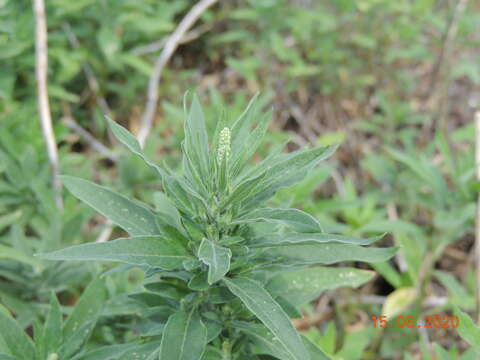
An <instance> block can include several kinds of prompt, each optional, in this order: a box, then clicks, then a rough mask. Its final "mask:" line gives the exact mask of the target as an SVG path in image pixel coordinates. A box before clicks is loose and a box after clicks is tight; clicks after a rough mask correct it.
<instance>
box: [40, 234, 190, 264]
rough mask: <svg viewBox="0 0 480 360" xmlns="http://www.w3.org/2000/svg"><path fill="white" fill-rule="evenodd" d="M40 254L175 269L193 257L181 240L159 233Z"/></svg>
mask: <svg viewBox="0 0 480 360" xmlns="http://www.w3.org/2000/svg"><path fill="white" fill-rule="evenodd" d="M40 257H42V258H43V259H47V260H81V261H83V260H95V261H119V262H124V263H127V264H133V265H139V266H145V265H146V266H152V267H159V268H162V269H165V270H173V269H175V268H176V267H178V266H181V265H182V261H184V260H186V259H189V258H190V256H189V255H188V253H187V251H186V250H185V248H184V247H183V246H182V245H181V244H180V243H178V242H177V241H174V240H171V239H168V238H162V237H160V236H137V237H131V238H120V239H116V240H112V241H108V242H104V243H89V244H81V245H76V246H72V247H69V248H66V249H62V250H57V251H54V252H51V253H48V254H40Z"/></svg>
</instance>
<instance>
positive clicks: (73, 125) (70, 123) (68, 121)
mask: <svg viewBox="0 0 480 360" xmlns="http://www.w3.org/2000/svg"><path fill="white" fill-rule="evenodd" d="M62 122H63V123H64V124H65V125H66V126H67V127H68V128H70V129H71V130H73V131H75V132H76V133H77V134H78V135H80V136H81V137H82V138H84V139H85V141H86V142H87V143H88V144H89V145H90V146H91V147H92V149H94V150H95V151H97V152H99V153H101V154H102V155H103V156H105V157H106V158H108V159H110V160H111V161H113V162H116V161H117V160H118V159H117V155H115V154H114V153H113V152H112V151H110V150H109V149H108V148H107V147H106V146H105V145H103V144H102V143H101V142H99V141H98V140H97V139H95V138H94V137H93V136H92V134H90V133H89V132H88V131H87V130H85V129H84V128H82V127H81V126H80V125H79V124H78V123H77V122H76V121H75V120H74V119H73V118H71V117H67V116H66V117H64V118H63V119H62Z"/></svg>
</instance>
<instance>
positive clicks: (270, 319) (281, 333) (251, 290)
mask: <svg viewBox="0 0 480 360" xmlns="http://www.w3.org/2000/svg"><path fill="white" fill-rule="evenodd" d="M223 281H224V282H225V284H226V285H227V287H228V288H229V290H230V291H231V292H232V293H233V294H235V295H236V296H237V297H239V298H240V300H242V302H243V303H244V304H245V306H246V307H247V308H248V309H249V310H250V311H251V312H252V313H254V314H255V316H257V317H258V319H260V321H261V322H262V323H263V324H264V325H265V326H266V327H267V328H268V329H269V330H270V331H271V332H272V334H273V335H275V336H276V338H277V339H278V341H280V343H281V344H282V345H283V347H284V348H285V351H286V352H287V353H288V354H289V355H290V356H291V359H295V360H308V359H309V358H310V357H309V355H308V353H307V351H306V349H305V346H304V345H303V343H302V341H301V339H300V335H299V334H298V332H297V331H296V330H295V328H294V327H293V325H292V323H291V321H290V319H289V318H288V316H287V315H286V314H285V312H284V311H283V309H282V308H281V306H280V305H279V304H278V303H277V302H275V300H274V299H273V298H272V296H271V295H270V294H269V293H268V292H267V291H266V290H265V289H264V288H263V287H262V286H261V285H260V284H259V283H257V282H256V281H254V280H251V279H248V278H245V277H236V278H233V279H227V278H225V279H224V280H223Z"/></svg>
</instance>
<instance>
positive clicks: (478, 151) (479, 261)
mask: <svg viewBox="0 0 480 360" xmlns="http://www.w3.org/2000/svg"><path fill="white" fill-rule="evenodd" d="M475 135H476V136H475V139H476V144H475V170H476V174H477V180H480V111H477V112H476V113H475ZM475 260H476V265H477V268H476V270H477V321H478V322H479V323H480V196H479V197H478V199H477V219H476V223H475Z"/></svg>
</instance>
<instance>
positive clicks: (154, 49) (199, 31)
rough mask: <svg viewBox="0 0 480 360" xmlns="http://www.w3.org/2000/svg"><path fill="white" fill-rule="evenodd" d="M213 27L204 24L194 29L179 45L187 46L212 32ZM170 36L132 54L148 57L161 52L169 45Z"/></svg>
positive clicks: (137, 48)
mask: <svg viewBox="0 0 480 360" xmlns="http://www.w3.org/2000/svg"><path fill="white" fill-rule="evenodd" d="M210 28H211V26H210V24H203V25H200V26H198V27H197V28H196V29H193V30H191V31H189V32H187V33H186V34H185V35H184V36H183V37H182V38H181V39H180V41H179V42H178V44H179V45H182V44H186V43H188V42H190V41H193V40H195V39H197V38H199V37H200V36H202V35H203V34H204V33H206V32H207V31H208V30H210ZM167 40H168V36H166V37H164V38H163V39H160V40H158V41H155V42H153V43H151V44H147V45H142V46H139V47H136V48H135V49H133V50H132V54H133V55H136V56H142V55H147V54H150V53H153V52H157V51H159V50H161V49H162V48H163V47H164V46H165V44H166V43H167Z"/></svg>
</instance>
